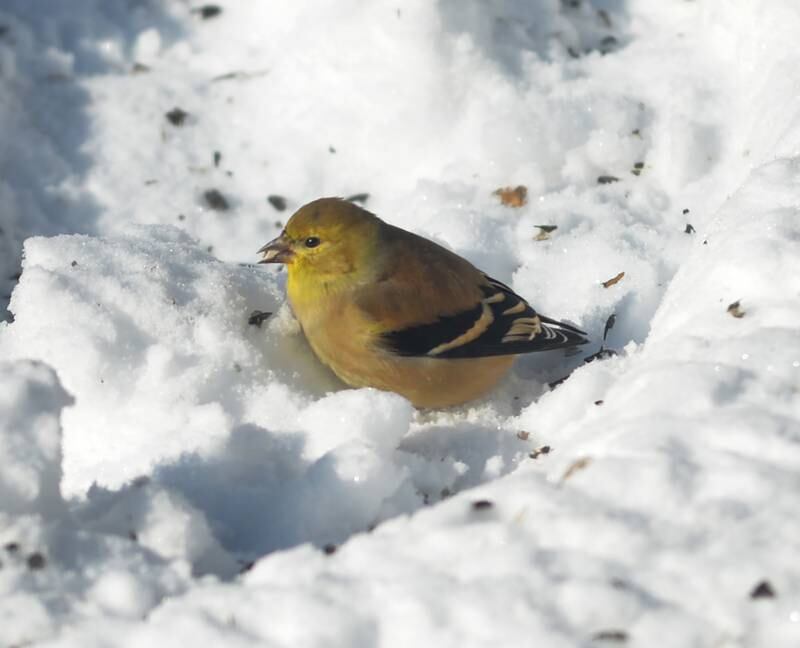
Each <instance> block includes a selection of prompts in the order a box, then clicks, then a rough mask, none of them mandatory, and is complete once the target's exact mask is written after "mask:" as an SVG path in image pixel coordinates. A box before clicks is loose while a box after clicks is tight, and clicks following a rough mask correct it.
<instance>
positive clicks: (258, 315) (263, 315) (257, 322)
mask: <svg viewBox="0 0 800 648" xmlns="http://www.w3.org/2000/svg"><path fill="white" fill-rule="evenodd" d="M271 316H272V313H268V312H266V311H260V310H254V311H253V312H252V313H250V317H248V318H247V323H248V324H249V325H250V326H257V327H258V328H261V325H262V324H263V323H264V322H266V321H267V320H268V319H269V318H270V317H271Z"/></svg>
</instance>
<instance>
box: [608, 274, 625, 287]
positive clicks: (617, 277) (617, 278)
mask: <svg viewBox="0 0 800 648" xmlns="http://www.w3.org/2000/svg"><path fill="white" fill-rule="evenodd" d="M624 276H625V273H624V272H620V273H619V274H618V275H615V276H613V277H611V279H609V280H608V281H604V282H603V288H611V286H613V285H614V284H618V283H619V282H620V281H621V280H622V278H623V277H624Z"/></svg>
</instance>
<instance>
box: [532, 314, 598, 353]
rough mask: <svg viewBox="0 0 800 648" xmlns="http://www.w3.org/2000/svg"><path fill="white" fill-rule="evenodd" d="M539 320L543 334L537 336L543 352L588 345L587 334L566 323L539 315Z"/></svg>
mask: <svg viewBox="0 0 800 648" xmlns="http://www.w3.org/2000/svg"><path fill="white" fill-rule="evenodd" d="M539 320H540V321H541V323H542V332H541V333H540V334H539V335H538V336H536V337H537V339H538V340H539V342H540V344H541V345H542V346H541V347H540V348H541V350H542V351H544V350H548V349H566V348H570V347H576V346H580V345H581V344H588V342H589V338H587V337H586V333H585V332H584V331H581V330H580V329H579V328H577V327H575V326H572V324H567V323H566V322H559V321H558V320H554V319H551V318H549V317H545V316H544V315H539Z"/></svg>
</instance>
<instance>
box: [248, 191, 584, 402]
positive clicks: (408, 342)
mask: <svg viewBox="0 0 800 648" xmlns="http://www.w3.org/2000/svg"><path fill="white" fill-rule="evenodd" d="M258 254H260V255H261V260H260V261H259V262H258V263H281V264H285V265H286V268H287V282H286V292H287V297H288V302H289V306H290V308H291V310H292V312H293V314H294V316H295V318H296V319H297V321H298V322H299V324H300V327H301V329H302V331H303V333H304V334H305V337H306V339H307V340H308V342H309V344H310V346H311V348H312V350H313V351H314V353H315V355H316V356H317V357H318V358H319V360H320V361H321V362H322V363H323V364H325V365H327V366H328V367H330V369H331V370H333V372H334V373H335V374H336V375H337V376H338V377H339V378H340V379H341V380H342V381H343V382H345V383H346V384H348V385H350V386H352V387H357V388H358V387H374V388H376V389H380V390H384V391H390V392H395V393H398V394H400V395H401V396H403V397H405V398H407V399H408V400H409V401H411V403H412V404H413V405H414V406H415V407H417V408H420V409H439V408H446V407H451V406H455V405H460V404H463V403H466V402H469V401H472V400H474V399H476V398H479V397H481V396H483V395H484V394H486V393H488V392H489V391H491V389H492V388H493V387H495V385H496V384H497V383H498V382H499V381H500V380H501V379H502V378H503V376H504V375H505V374H506V373H507V372H508V370H509V369H510V368H511V366H512V364H513V363H514V360H515V358H516V357H517V356H518V355H520V354H524V353H531V352H535V351H549V350H553V349H568V348H572V347H576V346H579V345H582V344H585V343H587V342H588V339H587V337H586V333H584V332H583V331H581V330H580V329H578V328H576V327H575V326H573V325H571V324H568V323H566V322H560V321H557V320H554V319H550V318H549V317H545V316H544V315H541V314H539V313H537V312H536V311H535V310H534V309H533V308H532V307H531V306H530V304H528V302H527V301H525V300H524V299H523V298H522V297H520V296H519V295H518V294H516V293H515V292H514V291H513V290H512V289H511V288H509V287H508V286H507V285H505V284H503V283H501V282H500V281H497V280H496V279H493V278H491V277H490V276H488V275H487V274H485V273H483V272H481V271H480V270H479V269H478V268H476V267H475V266H473V265H472V264H471V263H470V262H469V261H467V260H466V259H464V258H463V257H461V256H459V255H457V254H455V253H454V252H451V251H450V250H448V249H446V248H444V247H442V246H441V245H438V244H437V243H434V242H433V241H431V240H429V239H426V238H424V237H422V236H418V235H417V234H414V233H412V232H409V231H407V230H404V229H401V228H399V227H396V226H394V225H391V224H389V223H387V222H385V221H383V220H381V219H380V218H379V217H377V216H376V215H375V214H373V213H371V212H369V211H367V210H366V209H364V208H362V207H360V206H359V205H356V204H354V203H352V202H348V201H346V200H343V199H341V198H319V199H317V200H314V201H312V202H309V203H308V204H306V205H303V206H302V207H300V209H298V210H297V211H296V212H295V213H294V214H293V215H292V216H291V218H290V219H289V220H288V221H287V223H286V226H285V227H284V229H283V231H282V232H281V234H280V235H279V236H278V237H277V238H275V239H274V240H272V241H270V242H269V243H267V244H266V245H264V246H263V247H262V248H261V249H260V250H259V251H258Z"/></svg>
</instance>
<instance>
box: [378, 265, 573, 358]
mask: <svg viewBox="0 0 800 648" xmlns="http://www.w3.org/2000/svg"><path fill="white" fill-rule="evenodd" d="M486 279H487V281H488V285H486V286H484V287H483V288H482V291H483V294H484V297H483V299H482V300H481V301H480V302H479V303H478V304H477V305H476V306H475V307H474V308H471V309H469V310H466V311H463V312H461V313H457V314H456V315H450V316H447V317H440V318H439V319H438V320H437V321H436V322H432V323H431V324H422V325H420V326H412V327H409V328H405V329H402V330H399V331H391V332H389V333H386V334H384V336H383V343H384V347H385V348H387V349H388V350H390V351H392V352H393V353H396V354H397V355H402V356H426V357H430V358H480V357H485V356H497V355H515V354H518V353H532V352H534V351H550V350H553V349H565V348H570V347H575V346H578V345H581V344H586V343H587V342H588V340H587V339H586V333H584V332H583V331H581V330H580V329H578V328H575V327H574V326H572V325H570V324H565V323H564V322H558V321H556V320H553V319H550V318H549V317H544V316H543V315H539V314H538V313H536V311H535V310H533V308H531V306H530V304H528V302H526V301H525V300H524V299H522V297H520V296H519V295H517V294H516V293H515V292H514V291H513V290H511V288H509V287H508V286H506V285H505V284H503V283H500V282H499V281H496V280H494V279H492V278H491V277H488V276H487V277H486Z"/></svg>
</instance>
